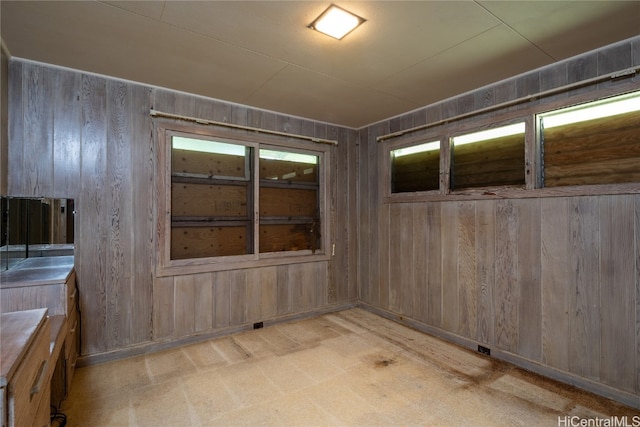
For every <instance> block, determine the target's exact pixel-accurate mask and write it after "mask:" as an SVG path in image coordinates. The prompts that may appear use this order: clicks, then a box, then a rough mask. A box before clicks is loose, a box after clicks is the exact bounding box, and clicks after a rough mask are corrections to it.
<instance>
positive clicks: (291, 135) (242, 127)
mask: <svg viewBox="0 0 640 427" xmlns="http://www.w3.org/2000/svg"><path fill="white" fill-rule="evenodd" d="M149 114H150V115H151V116H152V117H161V118H165V119H174V120H182V121H187V122H192V123H197V124H200V125H205V126H222V127H227V128H231V129H240V130H246V131H250V132H256V133H264V134H268V135H277V136H284V137H287V138H295V139H303V140H306V141H311V142H317V143H320V144H331V145H338V141H336V140H335V139H324V138H316V137H314V136H307V135H300V134H295V133H287V132H280V131H277V130H270V129H262V128H256V127H252V126H245V125H237V124H234V123H227V122H218V121H215V120H207V119H201V118H197V117H189V116H182V115H180V114H173V113H164V112H162V111H157V110H154V109H151V110H149Z"/></svg>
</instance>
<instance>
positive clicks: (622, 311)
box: [600, 196, 637, 391]
mask: <svg viewBox="0 0 640 427" xmlns="http://www.w3.org/2000/svg"><path fill="white" fill-rule="evenodd" d="M632 202H633V196H622V197H615V196H605V197H602V198H600V238H601V244H602V247H601V250H600V282H601V287H600V298H601V304H602V306H603V307H606V310H603V311H602V312H601V325H600V327H601V331H602V338H601V345H602V353H601V358H602V359H601V360H602V364H601V365H600V378H601V380H602V381H603V382H604V383H606V384H611V385H615V386H616V387H619V388H622V389H624V390H627V391H635V387H636V384H635V374H636V373H635V369H636V367H635V363H634V360H633V357H630V355H632V354H634V352H635V350H636V349H635V348H634V344H633V343H634V341H635V326H636V322H635V314H636V306H635V304H634V295H633V294H634V292H633V291H634V290H635V285H636V276H635V273H636V269H635V262H637V261H636V260H634V254H635V251H634V243H635V242H634V238H633V233H632V232H631V231H632V230H633V228H634V221H635V215H634V206H633V203H632Z"/></svg>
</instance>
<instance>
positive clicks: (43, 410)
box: [31, 382, 51, 427]
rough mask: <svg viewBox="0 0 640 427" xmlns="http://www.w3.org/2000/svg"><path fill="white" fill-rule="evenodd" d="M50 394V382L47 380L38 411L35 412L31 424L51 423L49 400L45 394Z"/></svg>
mask: <svg viewBox="0 0 640 427" xmlns="http://www.w3.org/2000/svg"><path fill="white" fill-rule="evenodd" d="M50 395H51V383H50V382H47V386H46V388H45V390H44V393H43V395H42V398H41V399H40V405H38V411H37V412H36V414H35V416H34V418H33V421H32V422H31V425H32V426H33V427H49V425H50V424H51V402H50V399H49V398H48V397H47V396H50Z"/></svg>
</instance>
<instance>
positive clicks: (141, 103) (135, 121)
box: [131, 86, 156, 343]
mask: <svg viewBox="0 0 640 427" xmlns="http://www.w3.org/2000/svg"><path fill="white" fill-rule="evenodd" d="M131 102H132V105H133V106H135V107H132V111H131V135H132V137H131V138H132V139H131V164H132V165H136V169H135V170H136V172H135V173H134V172H133V171H132V172H131V194H132V200H131V210H132V213H133V219H134V222H133V224H134V225H133V227H132V228H133V230H132V231H133V242H132V250H131V257H132V260H131V264H132V280H131V307H132V313H131V342H132V343H142V342H145V341H150V340H152V339H153V326H154V323H153V319H152V313H153V304H152V301H153V274H152V272H153V257H150V256H149V254H152V253H153V252H154V251H155V245H154V239H153V237H154V232H155V227H154V224H155V217H154V200H155V194H154V185H153V183H154V160H155V158H156V150H155V144H154V138H153V130H152V124H151V118H150V117H149V115H148V114H146V110H147V109H148V108H150V106H151V90H150V89H149V88H146V87H141V86H133V87H132V88H131Z"/></svg>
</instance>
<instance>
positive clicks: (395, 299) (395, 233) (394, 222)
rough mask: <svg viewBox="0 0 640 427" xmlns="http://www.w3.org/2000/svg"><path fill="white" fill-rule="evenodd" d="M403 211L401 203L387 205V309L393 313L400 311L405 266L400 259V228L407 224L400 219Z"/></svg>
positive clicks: (401, 242)
mask: <svg viewBox="0 0 640 427" xmlns="http://www.w3.org/2000/svg"><path fill="white" fill-rule="evenodd" d="M402 211H403V205H402V204H401V203H394V204H392V205H391V206H389V217H390V218H391V221H390V223H389V261H388V263H389V273H388V278H387V280H388V282H389V290H388V295H389V306H388V308H389V310H391V311H393V312H395V313H401V307H400V292H401V289H402V269H403V268H406V265H405V263H404V260H403V259H402V251H401V248H402V245H403V243H404V242H403V241H402V238H403V237H404V236H403V235H402V230H406V229H407V224H403V222H402V221H403V219H401V215H402Z"/></svg>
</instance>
